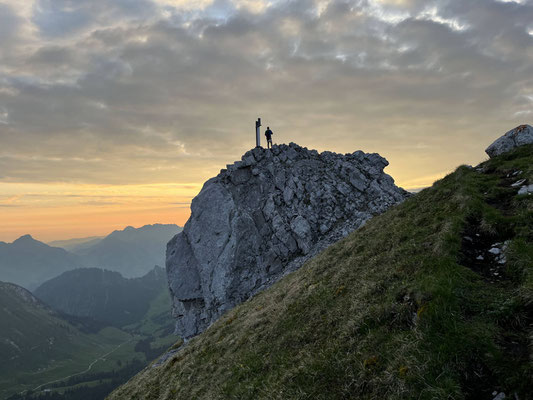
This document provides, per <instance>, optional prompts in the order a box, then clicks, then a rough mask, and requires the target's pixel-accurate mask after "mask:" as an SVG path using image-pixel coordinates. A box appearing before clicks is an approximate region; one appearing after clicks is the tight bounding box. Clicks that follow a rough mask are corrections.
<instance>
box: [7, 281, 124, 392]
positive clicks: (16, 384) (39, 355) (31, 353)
mask: <svg viewBox="0 0 533 400" xmlns="http://www.w3.org/2000/svg"><path fill="white" fill-rule="evenodd" d="M0 304H1V305H2V307H0V359H1V360H2V362H1V363H0V377H1V378H0V398H5V397H4V396H6V395H8V394H12V393H13V392H14V390H16V389H18V390H23V389H28V388H34V387H36V386H38V385H39V384H40V383H44V382H47V381H49V380H52V379H51V378H54V377H55V378H57V377H61V376H67V375H69V373H72V371H82V370H83V369H85V368H86V367H87V365H88V364H89V363H90V362H91V361H92V360H94V359H95V358H97V357H100V356H101V355H103V354H105V353H107V352H109V351H111V350H113V349H114V348H115V347H116V346H118V345H120V344H121V343H124V342H127V341H130V340H131V336H130V335H129V334H128V333H126V332H122V331H119V330H118V329H114V328H106V329H103V330H102V328H103V327H102V326H100V325H98V324H95V323H94V322H91V321H83V320H78V321H76V320H67V319H65V318H64V317H62V316H61V315H59V314H58V313H56V312H54V311H52V310H51V309H50V308H49V307H48V306H46V305H44V304H43V303H41V302H40V301H39V300H38V299H37V298H35V297H34V296H33V295H32V294H31V293H30V292H28V291H27V290H26V289H24V288H22V287H20V286H17V285H14V284H11V283H4V282H0ZM78 368H79V370H78Z"/></svg>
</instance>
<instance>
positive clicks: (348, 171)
mask: <svg viewBox="0 0 533 400" xmlns="http://www.w3.org/2000/svg"><path fill="white" fill-rule="evenodd" d="M387 165H388V162H387V160H385V159H384V158H383V157H381V156H380V155H378V154H366V153H364V152H362V151H356V152H355V153H352V154H346V155H342V154H336V153H332V152H323V153H320V154H319V153H318V152H317V151H315V150H308V149H306V148H303V147H300V146H298V145H296V144H294V143H291V144H290V145H279V146H278V145H276V146H274V147H273V148H272V149H271V150H267V149H262V148H255V149H253V150H251V151H249V152H247V153H246V154H245V155H244V156H243V157H242V160H241V161H238V162H236V163H234V164H232V165H228V166H227V169H224V170H222V171H221V172H220V174H219V175H218V176H217V177H215V178H212V179H210V180H209V181H207V182H206V183H205V184H204V187H203V189H202V190H201V192H200V194H199V195H198V196H197V197H196V198H194V199H193V201H192V205H191V216H190V218H189V220H188V222H187V223H186V225H185V228H184V230H183V232H181V233H179V234H178V235H176V236H175V237H174V238H173V239H172V240H171V241H170V242H169V243H168V245H167V258H166V267H167V275H168V280H169V288H170V292H171V296H172V299H173V314H174V316H175V317H176V319H177V323H176V333H177V334H179V335H180V336H182V337H184V338H189V337H192V336H195V335H197V334H199V333H201V332H202V331H203V330H205V329H206V328H207V327H208V326H209V325H210V324H211V323H212V322H214V321H215V320H216V319H218V318H219V317H220V316H221V315H222V314H223V313H224V312H225V311H227V310H229V309H231V308H233V307H234V306H236V305H237V304H239V303H242V302H243V301H245V300H247V299H248V298H249V297H250V296H252V295H254V294H255V293H257V292H259V291H260V290H262V289H264V288H266V287H268V286H270V285H271V284H272V283H274V282H276V281H277V280H278V279H279V278H280V277H282V276H283V275H286V274H287V273H289V272H292V271H294V270H296V269H297V268H298V267H300V266H301V265H302V264H303V263H304V262H305V261H306V260H307V259H309V258H311V257H313V256H314V255H316V254H317V253H319V252H320V251H321V250H323V249H324V248H326V247H327V246H328V245H330V244H332V243H334V242H336V241H338V240H339V239H340V238H342V237H344V236H346V235H347V234H348V233H350V232H352V231H353V230H355V229H357V228H358V227H360V226H362V225H363V224H364V223H365V222H366V221H368V220H369V219H370V218H371V217H372V216H374V215H377V214H381V213H383V212H384V211H386V210H387V209H388V208H389V207H390V206H392V205H395V204H397V203H400V202H402V201H403V200H404V199H405V198H406V197H408V195H409V194H408V193H407V192H406V191H405V190H403V189H401V188H398V187H397V186H395V184H394V180H393V179H392V178H391V177H390V176H389V175H387V174H385V173H384V172H383V170H384V168H385V167H386V166H387Z"/></svg>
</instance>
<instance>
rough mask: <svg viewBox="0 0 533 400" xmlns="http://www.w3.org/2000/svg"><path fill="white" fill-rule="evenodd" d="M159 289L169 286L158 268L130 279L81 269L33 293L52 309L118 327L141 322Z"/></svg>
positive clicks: (111, 272)
mask: <svg viewBox="0 0 533 400" xmlns="http://www.w3.org/2000/svg"><path fill="white" fill-rule="evenodd" d="M162 291H165V292H167V291H168V289H167V278H166V274H165V271H164V270H163V269H162V268H161V267H155V268H154V269H153V270H152V271H150V272H149V273H148V274H146V275H145V276H143V277H141V278H132V279H126V278H124V277H123V276H122V275H121V274H120V273H118V272H114V271H108V270H104V269H98V268H81V269H76V270H73V271H67V272H64V273H63V274H61V275H60V276H58V277H56V278H53V279H51V280H49V281H47V282H45V283H43V284H42V285H41V286H39V287H38V288H37V289H36V290H35V291H34V292H33V293H34V294H35V296H37V297H38V298H39V299H41V300H42V301H44V302H45V303H46V304H48V305H50V306H51V307H52V308H54V309H55V310H58V311H61V312H63V313H66V314H69V315H73V316H77V317H89V318H93V319H95V320H97V321H102V322H105V323H107V324H111V325H114V326H118V327H121V326H124V325H128V324H132V323H135V322H138V321H140V320H141V319H142V318H143V316H144V315H145V314H146V312H147V311H148V308H149V306H150V302H151V301H152V300H154V299H155V298H156V297H157V296H158V295H159V294H160V293H161V292H162ZM168 306H169V305H168ZM168 314H169V315H170V310H169V309H168Z"/></svg>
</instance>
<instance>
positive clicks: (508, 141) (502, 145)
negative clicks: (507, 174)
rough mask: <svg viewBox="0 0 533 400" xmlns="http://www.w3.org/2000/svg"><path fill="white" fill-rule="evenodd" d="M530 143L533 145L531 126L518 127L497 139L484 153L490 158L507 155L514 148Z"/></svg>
mask: <svg viewBox="0 0 533 400" xmlns="http://www.w3.org/2000/svg"><path fill="white" fill-rule="evenodd" d="M531 143H533V127H532V126H531V125H520V126H518V127H516V128H514V129H511V130H510V131H509V132H507V133H506V134H505V135H503V136H502V137H500V138H499V139H497V140H496V141H495V142H494V143H492V144H491V145H490V146H489V147H488V148H487V150H485V152H486V153H487V154H488V155H489V157H490V158H492V157H496V156H499V155H500V154H503V153H507V152H508V151H511V150H512V149H514V148H516V147H519V146H524V145H526V144H531Z"/></svg>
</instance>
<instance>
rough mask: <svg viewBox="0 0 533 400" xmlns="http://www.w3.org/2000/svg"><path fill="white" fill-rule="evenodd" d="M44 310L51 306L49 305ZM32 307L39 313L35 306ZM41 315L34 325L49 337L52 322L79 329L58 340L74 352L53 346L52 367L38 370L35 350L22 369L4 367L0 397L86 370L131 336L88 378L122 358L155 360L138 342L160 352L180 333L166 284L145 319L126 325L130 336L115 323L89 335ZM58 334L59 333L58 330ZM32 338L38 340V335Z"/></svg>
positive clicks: (115, 367) (123, 360) (122, 362)
mask: <svg viewBox="0 0 533 400" xmlns="http://www.w3.org/2000/svg"><path fill="white" fill-rule="evenodd" d="M13 307H14V305H12V306H11V309H14V308H13ZM44 310H47V309H46V308H45V309H44ZM32 311H33V312H34V313H35V310H32ZM40 317H41V319H40V321H38V322H36V321H32V325H33V326H36V325H39V326H40V327H41V328H39V329H38V330H37V331H36V332H35V334H36V336H37V337H39V336H44V337H48V336H50V335H52V333H46V334H44V335H43V333H44V332H43V327H45V326H48V325H52V326H56V325H59V328H61V327H65V326H69V330H71V331H73V332H74V333H75V336H74V337H72V339H71V340H70V342H66V340H65V338H64V337H61V338H62V339H61V340H59V341H58V343H61V345H62V346H63V347H64V349H63V348H62V352H61V354H64V355H67V354H70V356H68V357H66V356H65V357H63V356H61V355H60V353H58V351H57V349H50V350H49V352H48V353H47V354H45V355H43V356H45V357H46V360H47V361H50V359H51V358H55V359H57V360H55V361H54V362H51V363H47V367H48V368H46V369H42V370H40V371H39V373H37V374H36V373H35V372H36V370H37V368H36V360H35V358H34V357H35V354H33V353H32V354H31V357H28V362H29V363H31V365H27V366H25V367H22V366H19V368H18V369H13V368H12V370H11V372H8V370H9V368H6V370H5V371H2V370H0V399H1V398H4V396H5V397H7V396H8V395H10V394H14V393H18V392H20V391H22V390H24V389H33V388H35V387H36V386H38V385H39V384H41V383H44V382H50V381H53V380H56V379H58V378H62V377H66V376H68V375H70V374H72V373H76V372H80V371H84V370H85V369H86V368H87V365H88V364H90V363H91V362H92V361H93V360H94V359H95V358H97V357H98V356H101V355H103V354H106V353H107V352H108V351H111V350H113V349H114V348H115V346H117V345H118V344H120V343H124V342H126V341H128V340H129V339H131V341H129V342H127V343H125V344H124V345H122V346H121V347H119V348H118V349H116V350H115V351H114V352H113V353H112V354H110V355H108V356H106V357H105V358H104V359H101V360H99V361H98V363H96V364H95V365H94V366H93V367H92V369H91V371H90V373H89V375H87V379H91V375H90V374H93V373H99V372H106V371H113V370H118V369H120V366H119V364H118V363H119V362H120V365H122V366H124V365H125V364H127V363H128V362H131V361H133V360H134V359H137V360H141V361H143V362H149V361H152V360H151V359H150V360H146V355H145V354H143V353H142V352H139V351H138V350H137V348H136V345H137V343H138V342H139V341H141V340H143V341H147V342H148V343H149V347H150V348H151V349H153V350H154V351H153V353H157V350H159V353H157V354H161V353H162V352H163V351H164V349H165V348H167V347H168V346H170V345H172V344H173V343H174V342H175V340H176V336H174V335H173V334H172V332H173V325H174V321H173V319H172V317H171V315H170V295H169V292H168V289H167V288H166V287H164V288H162V290H161V292H160V293H159V295H158V296H157V297H155V298H154V299H153V300H152V302H151V303H150V307H149V310H148V312H147V313H146V315H145V316H144V317H143V319H142V320H141V321H139V322H138V323H136V324H132V325H130V326H127V327H125V330H126V332H129V333H131V334H133V335H134V336H133V337H130V335H129V334H128V333H126V332H124V331H121V330H119V329H117V328H112V327H107V328H105V329H103V330H101V331H99V332H98V333H94V334H90V335H86V334H84V333H81V332H78V331H77V330H75V329H74V328H73V327H72V326H70V325H68V323H66V322H65V321H64V320H61V319H58V318H55V317H54V318H51V316H50V315H49V311H47V312H46V313H44V314H43V315H41V316H40ZM0 326H1V321H0ZM11 326H12V324H11ZM69 332H70V331H69ZM54 334H55V335H58V333H57V332H55V331H54ZM56 337H57V336H56ZM29 339H31V340H34V339H36V338H29ZM43 340H44V338H43ZM154 357H155V356H154ZM7 367H9V366H7ZM13 382H17V384H16V385H13ZM100 383H101V382H100V381H99V380H98V381H96V382H91V381H87V382H82V383H79V384H77V385H69V384H68V382H66V381H65V382H64V386H62V385H59V384H58V385H57V387H53V388H52V390H53V391H54V392H58V393H63V392H64V391H65V390H66V389H73V388H76V387H78V386H97V385H99V384H100Z"/></svg>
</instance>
